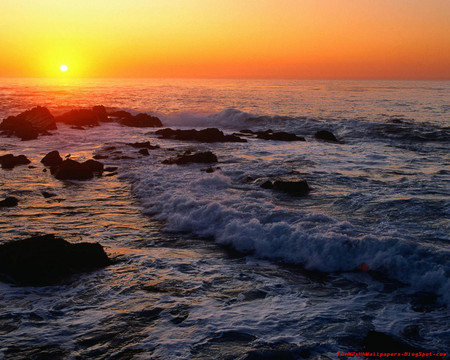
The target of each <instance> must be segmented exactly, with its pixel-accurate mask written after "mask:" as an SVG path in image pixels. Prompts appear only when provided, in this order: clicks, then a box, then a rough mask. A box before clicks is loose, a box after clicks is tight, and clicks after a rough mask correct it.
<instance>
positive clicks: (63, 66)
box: [59, 64, 69, 72]
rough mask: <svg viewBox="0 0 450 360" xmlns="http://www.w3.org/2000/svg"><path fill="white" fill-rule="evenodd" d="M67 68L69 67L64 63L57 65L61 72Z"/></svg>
mask: <svg viewBox="0 0 450 360" xmlns="http://www.w3.org/2000/svg"><path fill="white" fill-rule="evenodd" d="M68 69H69V68H68V67H67V65H64V64H63V65H61V66H60V67H59V70H61V71H62V72H66V71H67V70H68Z"/></svg>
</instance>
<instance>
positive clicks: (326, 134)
mask: <svg viewBox="0 0 450 360" xmlns="http://www.w3.org/2000/svg"><path fill="white" fill-rule="evenodd" d="M314 137H315V138H316V139H320V140H325V141H333V142H337V141H338V139H336V136H334V134H333V133H332V132H330V131H327V130H320V131H318V132H316V133H315V134H314Z"/></svg>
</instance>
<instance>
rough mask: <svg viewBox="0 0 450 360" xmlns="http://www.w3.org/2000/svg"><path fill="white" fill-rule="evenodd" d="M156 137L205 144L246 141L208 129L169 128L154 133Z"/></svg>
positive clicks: (214, 129) (217, 130)
mask: <svg viewBox="0 0 450 360" xmlns="http://www.w3.org/2000/svg"><path fill="white" fill-rule="evenodd" d="M156 135H160V137H161V138H162V139H172V140H182V141H199V142H205V143H214V142H247V140H245V139H242V138H240V137H239V136H236V135H225V134H224V133H223V132H222V131H220V130H219V129H217V128H208V129H203V130H194V129H192V130H178V129H177V130H173V129H170V128H166V129H161V130H158V131H156Z"/></svg>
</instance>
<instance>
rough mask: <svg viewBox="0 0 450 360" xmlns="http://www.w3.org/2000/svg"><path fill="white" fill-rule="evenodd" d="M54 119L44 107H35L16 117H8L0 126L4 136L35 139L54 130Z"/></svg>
mask: <svg viewBox="0 0 450 360" xmlns="http://www.w3.org/2000/svg"><path fill="white" fill-rule="evenodd" d="M55 129H56V123H55V118H54V117H53V115H52V114H51V113H50V111H49V110H48V109H47V108H46V107H42V106H36V107H34V108H32V109H31V110H27V111H24V112H23V113H20V114H19V115H17V116H9V117H8V118H6V119H4V120H3V122H2V123H1V124H0V130H2V131H3V133H4V134H6V135H8V136H11V135H14V136H17V137H19V138H20V139H21V140H33V139H37V137H38V136H39V134H46V133H47V130H55Z"/></svg>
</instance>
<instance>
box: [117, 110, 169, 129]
mask: <svg viewBox="0 0 450 360" xmlns="http://www.w3.org/2000/svg"><path fill="white" fill-rule="evenodd" d="M119 123H120V124H122V125H124V126H130V127H161V126H163V125H162V123H161V120H159V118H157V117H156V116H151V115H148V114H144V113H140V114H137V115H135V116H129V117H122V118H119Z"/></svg>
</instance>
